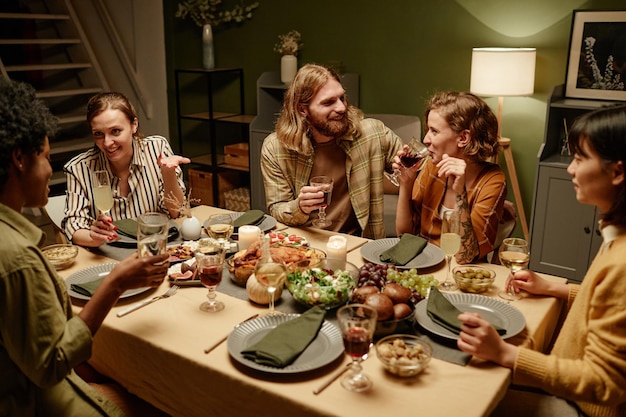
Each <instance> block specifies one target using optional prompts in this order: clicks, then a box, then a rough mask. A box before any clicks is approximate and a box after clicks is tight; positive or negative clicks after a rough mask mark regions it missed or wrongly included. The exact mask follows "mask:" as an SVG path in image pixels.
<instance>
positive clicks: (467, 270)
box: [452, 264, 496, 294]
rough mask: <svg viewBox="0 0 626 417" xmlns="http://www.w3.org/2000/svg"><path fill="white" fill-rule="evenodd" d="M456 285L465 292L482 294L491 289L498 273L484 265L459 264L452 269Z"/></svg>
mask: <svg viewBox="0 0 626 417" xmlns="http://www.w3.org/2000/svg"><path fill="white" fill-rule="evenodd" d="M452 275H453V276H454V280H455V281H456V285H457V286H458V287H459V289H460V290H461V291H463V292H469V293H474V294H481V293H484V292H485V291H487V290H489V288H490V287H491V284H493V281H494V280H495V279H496V273H495V272H494V271H493V270H491V269H489V268H486V267H484V266H478V265H470V264H468V265H459V266H456V267H455V268H454V269H453V270H452Z"/></svg>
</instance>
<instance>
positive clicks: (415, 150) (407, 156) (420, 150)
mask: <svg viewBox="0 0 626 417" xmlns="http://www.w3.org/2000/svg"><path fill="white" fill-rule="evenodd" d="M407 146H408V147H409V149H408V151H407V152H405V153H404V155H402V156H401V157H400V168H404V169H408V168H413V167H414V166H416V165H419V167H418V169H422V166H423V165H424V162H426V160H427V159H428V157H429V153H428V148H427V147H426V145H424V144H423V143H422V142H421V141H420V140H418V139H415V138H411V140H410V141H409V143H408V144H407ZM401 174H402V171H401V170H400V169H395V170H394V171H393V174H390V173H388V172H385V177H387V179H388V180H389V181H391V183H392V184H393V185H395V186H396V187H399V186H400V183H399V182H398V177H399V176H400V175H401Z"/></svg>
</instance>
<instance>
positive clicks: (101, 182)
mask: <svg viewBox="0 0 626 417" xmlns="http://www.w3.org/2000/svg"><path fill="white" fill-rule="evenodd" d="M91 188H92V191H93V200H94V203H95V204H96V207H97V208H98V210H100V211H101V212H102V214H104V215H106V216H108V217H111V213H110V211H111V209H112V208H113V191H112V190H111V181H110V180H109V173H108V172H107V171H105V170H102V171H93V172H92V173H91Z"/></svg>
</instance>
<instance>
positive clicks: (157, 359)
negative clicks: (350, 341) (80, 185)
mask: <svg viewBox="0 0 626 417" xmlns="http://www.w3.org/2000/svg"><path fill="white" fill-rule="evenodd" d="M220 212H229V211H228V210H224V209H220V208H217V207H210V206H196V207H194V208H192V214H193V215H194V216H195V217H197V218H198V219H199V220H200V221H201V222H202V221H204V220H205V219H207V218H208V217H209V215H211V214H214V213H220ZM273 230H275V231H283V232H284V233H289V234H291V233H293V234H297V235H299V236H302V237H305V238H306V240H307V241H308V242H309V244H310V246H312V247H314V248H319V249H322V250H324V248H325V244H326V242H327V241H328V238H329V237H330V236H332V235H335V234H337V233H335V232H330V231H327V230H321V229H316V228H309V227H288V226H286V225H284V224H282V223H279V222H277V223H276V225H275V226H274V229H273ZM344 236H345V237H346V240H347V260H348V261H349V262H351V263H353V264H355V265H356V266H361V265H363V264H364V263H365V262H366V260H365V259H363V257H362V255H361V248H362V247H363V246H364V245H366V244H368V242H371V241H370V240H369V239H366V238H362V237H359V236H353V235H344ZM132 252H133V248H132V247H126V248H119V247H114V246H113V245H104V246H103V247H101V248H97V249H91V250H88V249H86V248H82V247H81V248H79V254H78V257H77V259H76V262H75V263H74V264H73V265H72V266H71V267H69V268H68V269H65V270H61V271H59V273H60V274H61V276H63V277H64V278H66V279H67V278H68V277H70V276H72V275H73V274H76V273H79V272H80V271H82V270H85V268H88V267H94V266H97V265H102V264H105V263H111V262H117V261H119V260H121V259H123V258H124V257H126V256H128V255H130V254H131V253H132ZM489 268H491V269H492V270H493V271H495V272H496V279H495V282H494V284H493V285H492V287H491V289H490V290H489V291H488V292H487V293H486V294H485V295H486V296H490V297H494V298H497V293H498V292H499V291H500V290H502V289H503V287H504V283H505V281H506V278H507V276H508V274H509V272H508V269H506V268H505V267H503V266H501V265H493V264H490V265H489ZM418 272H419V273H420V274H432V275H433V276H434V278H435V279H437V280H438V281H442V280H444V279H445V277H446V273H447V269H446V267H445V262H442V263H440V264H438V265H434V266H431V267H430V268H428V269H425V270H423V271H422V270H418ZM541 275H542V276H543V277H545V278H546V279H549V280H554V281H559V282H565V279H564V278H561V277H555V276H549V275H545V274H541ZM228 276H229V273H228V271H227V270H225V271H224V278H223V279H222V282H221V283H220V284H219V286H218V288H217V291H218V296H217V297H218V299H219V300H221V301H222V302H223V303H224V304H225V305H226V307H225V309H224V310H222V311H220V312H216V313H208V312H204V311H201V310H200V309H199V306H200V304H201V303H202V302H203V301H205V300H206V296H207V289H206V288H204V287H201V286H182V287H181V288H179V289H178V291H177V292H176V293H175V294H174V295H172V296H171V297H168V298H164V299H161V300H159V301H157V302H154V303H152V304H150V305H148V306H146V307H143V308H141V309H139V310H136V311H134V312H133V313H131V314H128V315H125V316H123V317H117V313H118V312H120V311H122V310H123V309H126V308H128V307H129V306H131V305H133V304H135V303H137V302H140V301H142V300H145V299H148V298H152V297H154V296H157V295H160V294H163V293H164V292H166V291H167V290H168V289H169V288H170V286H171V285H172V283H171V282H170V281H169V280H168V279H165V280H164V282H163V283H162V284H161V285H160V286H159V287H158V288H155V289H150V290H147V291H144V292H141V293H139V294H136V295H134V296H131V297H126V298H121V299H120V300H119V301H118V303H117V304H116V306H115V307H113V308H112V309H111V311H110V312H109V314H108V315H107V317H106V319H105V320H104V322H103V323H102V326H101V327H100V329H99V330H98V332H97V333H96V335H95V336H94V342H93V349H92V356H91V359H90V360H89V363H90V364H91V365H92V366H93V367H94V368H95V369H96V370H97V371H99V372H100V373H102V374H104V375H106V376H108V377H111V378H113V379H114V380H116V381H117V382H119V383H120V384H121V385H122V386H124V387H125V388H126V389H127V390H128V391H129V392H131V393H133V394H135V395H137V396H139V397H141V398H142V399H144V400H146V401H148V402H149V403H151V404H153V405H154V406H156V407H158V408H159V409H161V410H163V411H164V412H166V413H168V414H170V415H172V416H184V417H193V416H258V417H264V416H267V417H270V416H271V417H280V416H301V417H306V416H337V417H339V416H383V415H395V416H414V415H424V416H429V417H436V416H465V417H480V416H488V415H489V414H490V412H491V411H492V410H493V409H494V407H495V406H496V405H497V404H498V402H499V401H500V400H501V399H502V398H503V396H504V394H505V392H506V390H507V388H508V387H509V385H510V383H511V370H509V369H507V368H503V367H501V366H498V365H496V364H493V363H489V362H485V361H482V360H480V359H477V358H474V357H469V355H468V360H467V361H466V363H464V364H460V363H455V362H453V361H449V360H446V359H445V356H441V358H438V357H437V356H434V357H433V358H432V360H431V361H430V363H429V364H428V366H427V368H426V369H425V370H424V371H423V372H422V373H420V374H419V375H417V376H415V377H411V378H401V377H397V376H394V375H392V374H390V373H388V372H387V371H386V370H385V369H384V368H383V364H382V363H381V362H380V361H379V360H378V359H377V358H376V357H375V356H376V353H375V349H374V348H373V347H372V348H371V349H370V353H369V357H368V358H367V359H366V360H365V361H364V362H363V364H362V365H363V369H364V372H365V373H367V374H368V375H369V376H370V377H371V378H372V380H373V388H372V389H371V390H369V391H367V392H364V393H354V392H350V391H347V390H345V389H344V388H343V387H342V386H341V384H340V383H339V381H335V382H333V383H331V384H330V385H329V386H328V387H327V388H325V389H324V390H323V391H322V392H320V393H319V394H317V395H316V394H314V390H316V389H317V388H319V387H321V386H322V385H324V384H325V383H326V382H327V381H329V379H331V378H332V377H333V376H334V375H336V374H337V373H338V372H341V371H342V370H343V369H344V368H345V367H346V366H347V364H348V363H349V362H350V360H349V358H348V357H347V356H346V355H343V354H342V355H339V357H337V358H336V359H334V360H333V361H332V362H329V363H325V364H324V365H323V366H320V367H317V368H314V369H310V370H305V371H302V372H291V373H282V372H266V371H264V370H259V369H256V368H254V367H249V366H245V365H244V364H242V363H241V362H240V361H237V360H234V359H233V357H232V355H231V352H229V348H228V343H227V342H224V343H221V344H219V345H217V347H216V348H215V349H213V350H211V351H210V352H209V353H205V349H207V348H208V347H210V346H212V345H214V344H215V343H216V342H217V341H219V340H221V339H223V338H225V337H227V336H229V335H230V334H231V333H232V332H233V330H234V328H235V326H237V325H238V324H239V323H241V322H244V321H245V320H246V319H247V318H249V317H251V316H253V315H256V314H259V315H260V316H261V317H263V316H264V315H265V314H267V311H268V308H267V306H262V305H257V304H255V303H253V302H252V301H250V300H249V299H248V298H247V294H246V291H245V288H243V287H240V286H238V285H237V284H236V283H235V282H234V281H233V280H231V279H230V278H229V277H228ZM500 301H502V302H506V301H504V300H500ZM85 302H88V301H85V300H82V299H77V298H72V304H73V308H74V310H75V312H78V311H80V309H81V308H82V307H83V306H84V303H85ZM510 305H511V306H513V307H514V308H515V309H517V310H519V312H521V314H522V315H523V317H524V319H525V325H524V328H523V330H522V331H521V332H519V333H518V334H517V335H515V336H513V337H511V338H510V339H508V341H510V342H511V343H514V344H517V345H522V346H527V347H530V348H533V349H536V350H540V351H547V349H549V347H550V345H551V342H552V338H553V335H554V333H555V330H556V329H557V328H558V325H559V323H560V318H561V316H562V311H563V309H564V305H563V303H562V302H561V301H560V300H558V299H555V298H553V297H541V296H533V295H530V294H526V296H525V297H523V298H522V299H521V300H516V301H512V302H510ZM276 309H277V310H278V311H279V312H283V313H296V314H297V313H303V312H304V311H306V307H304V306H300V305H299V304H298V303H296V302H295V300H294V299H293V298H292V297H291V294H290V293H289V291H287V290H286V289H285V290H284V291H283V293H282V296H281V297H280V299H278V300H277V302H276ZM335 313H336V310H329V311H327V313H326V320H328V322H330V325H332V326H334V325H335V324H334V323H336V319H335V317H334V315H335ZM416 328H417V329H419V326H417V327H416ZM421 330H423V329H421ZM445 342H446V341H442V340H439V339H433V343H441V344H442V349H451V350H454V349H455V346H454V343H452V344H450V343H448V345H447V346H446V343H445ZM453 342H454V341H453ZM458 353H461V352H460V351H458ZM320 355H324V352H322V353H321V354H320Z"/></svg>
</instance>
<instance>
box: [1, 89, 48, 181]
mask: <svg viewBox="0 0 626 417" xmlns="http://www.w3.org/2000/svg"><path fill="white" fill-rule="evenodd" d="M56 131H57V119H56V117H54V116H53V115H52V113H51V112H50V110H49V109H48V107H47V106H46V105H45V104H44V102H43V101H41V100H40V99H38V98H36V97H35V89H34V88H33V87H32V86H30V85H29V84H26V83H22V82H17V81H11V80H6V79H2V78H0V187H2V186H3V185H4V184H5V183H6V182H7V179H8V176H9V166H10V165H11V158H12V154H13V151H15V150H16V149H19V150H21V151H22V153H23V154H25V155H32V154H36V153H39V152H41V151H42V150H43V144H44V139H45V138H46V136H47V137H48V138H49V139H50V138H51V137H52V136H53V135H54V134H55V133H56Z"/></svg>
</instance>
